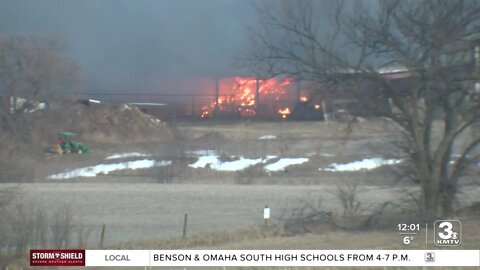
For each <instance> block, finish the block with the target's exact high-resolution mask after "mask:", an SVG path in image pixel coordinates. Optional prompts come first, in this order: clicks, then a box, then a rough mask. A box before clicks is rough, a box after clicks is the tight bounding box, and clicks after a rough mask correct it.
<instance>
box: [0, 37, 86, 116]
mask: <svg viewBox="0 0 480 270" xmlns="http://www.w3.org/2000/svg"><path fill="white" fill-rule="evenodd" d="M64 49H65V45H64V44H63V42H62V41H61V40H60V39H58V38H55V37H49V38H40V37H35V36H21V35H13V36H4V37H0V93H1V94H2V96H11V97H14V98H16V97H22V98H25V99H26V100H27V101H28V102H25V103H23V104H22V106H21V107H20V108H14V110H15V111H16V112H22V111H25V110H28V109H29V108H28V107H30V106H32V105H34V102H35V101H48V100H52V99H55V98H58V96H59V95H61V94H62V93H66V92H70V93H71V92H72V91H76V90H77V89H76V87H77V86H79V85H80V73H79V69H78V66H77V65H76V64H75V63H73V62H72V61H71V60H69V59H68V58H67V57H66V56H65V55H64V53H63V51H64ZM15 104H16V102H15Z"/></svg>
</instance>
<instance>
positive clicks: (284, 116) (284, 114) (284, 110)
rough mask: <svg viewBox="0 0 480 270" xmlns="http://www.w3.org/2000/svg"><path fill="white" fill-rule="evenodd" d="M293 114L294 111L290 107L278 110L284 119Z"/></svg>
mask: <svg viewBox="0 0 480 270" xmlns="http://www.w3.org/2000/svg"><path fill="white" fill-rule="evenodd" d="M291 113H292V111H291V110H290V108H288V107H287V108H285V109H280V110H278V114H280V115H281V116H282V118H283V119H285V118H287V116H288V115H290V114H291Z"/></svg>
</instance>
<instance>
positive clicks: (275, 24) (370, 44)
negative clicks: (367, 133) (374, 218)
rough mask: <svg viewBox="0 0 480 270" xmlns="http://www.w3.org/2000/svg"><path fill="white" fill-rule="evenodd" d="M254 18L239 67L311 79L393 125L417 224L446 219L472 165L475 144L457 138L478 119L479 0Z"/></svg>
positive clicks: (329, 6) (299, 7) (314, 6)
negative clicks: (414, 189) (416, 201)
mask: <svg viewBox="0 0 480 270" xmlns="http://www.w3.org/2000/svg"><path fill="white" fill-rule="evenodd" d="M257 11H258V17H259V23H260V25H261V26H260V27H259V28H256V29H254V30H253V31H252V34H253V37H254V39H253V49H252V50H251V54H250V55H249V57H248V59H246V60H247V63H249V64H250V65H252V66H254V67H255V69H256V71H255V72H256V73H262V72H263V73H264V74H269V75H270V76H276V75H283V76H292V77H295V78H299V79H305V80H311V81H315V82H317V83H318V84H319V85H320V86H321V89H322V91H323V92H322V95H333V96H338V95H348V96H350V97H354V98H355V99H356V100H357V101H358V102H359V103H360V104H361V106H360V107H361V108H363V109H365V110H369V111H371V112H374V113H375V114H376V115H378V116H384V117H387V118H389V119H391V120H393V121H394V122H395V123H397V124H398V125H399V126H400V127H401V128H402V129H401V130H402V133H403V134H404V135H405V138H406V140H405V141H406V142H407V144H405V145H406V147H403V148H402V149H403V150H404V152H403V156H406V159H407V161H408V162H409V164H412V166H413V167H412V168H413V169H412V170H410V171H409V175H410V177H413V178H415V179H416V180H417V181H419V183H420V185H421V189H422V198H421V201H422V211H423V215H424V217H425V218H426V219H434V218H436V217H439V216H447V215H450V214H451V213H452V204H453V201H454V199H455V194H456V191H457V188H458V183H459V179H460V178H461V176H462V174H463V173H465V172H466V169H467V168H468V167H469V165H470V164H471V163H472V162H473V161H478V157H479V156H478V145H479V144H480V137H479V136H478V134H476V135H475V136H470V137H469V139H468V140H467V139H466V137H465V136H464V133H465V132H466V131H467V130H468V129H469V128H470V127H472V125H473V124H474V123H475V122H478V120H479V116H480V109H479V108H480V107H479V103H478V90H477V91H475V86H476V87H477V88H478V86H479V84H478V83H477V81H478V67H479V59H480V58H479V54H480V46H479V44H480V43H478V42H477V41H478V40H480V2H479V1H476V0H458V1H457V0H452V1H436V0H381V1H310V0H287V1H273V2H265V1H263V2H261V3H260V4H257ZM389 74H390V75H391V74H397V75H398V74H403V75H402V76H405V77H407V78H404V79H403V80H393V78H392V76H390V75H389ZM387 101H389V102H390V104H389V103H388V102H387ZM388 105H390V106H388ZM438 126H441V132H438V133H440V134H435V132H434V130H435V128H436V127H438ZM434 136H438V137H439V138H438V142H435V140H433V138H434ZM459 141H461V143H462V144H461V146H458V147H457V145H458V142H459ZM454 145H455V147H454ZM454 148H455V149H454ZM455 152H456V154H455Z"/></svg>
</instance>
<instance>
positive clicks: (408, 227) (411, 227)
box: [397, 223, 420, 232]
mask: <svg viewBox="0 0 480 270" xmlns="http://www.w3.org/2000/svg"><path fill="white" fill-rule="evenodd" d="M397 228H398V231H400V232H412V231H420V224H413V223H412V224H405V223H400V224H398V225H397Z"/></svg>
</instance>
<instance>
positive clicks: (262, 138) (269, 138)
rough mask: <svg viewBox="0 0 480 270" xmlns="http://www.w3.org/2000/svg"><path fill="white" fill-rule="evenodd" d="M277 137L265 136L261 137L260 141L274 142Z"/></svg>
mask: <svg viewBox="0 0 480 270" xmlns="http://www.w3.org/2000/svg"><path fill="white" fill-rule="evenodd" d="M276 138H277V136H275V135H263V136H261V137H259V138H258V139H259V140H272V139H276Z"/></svg>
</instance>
